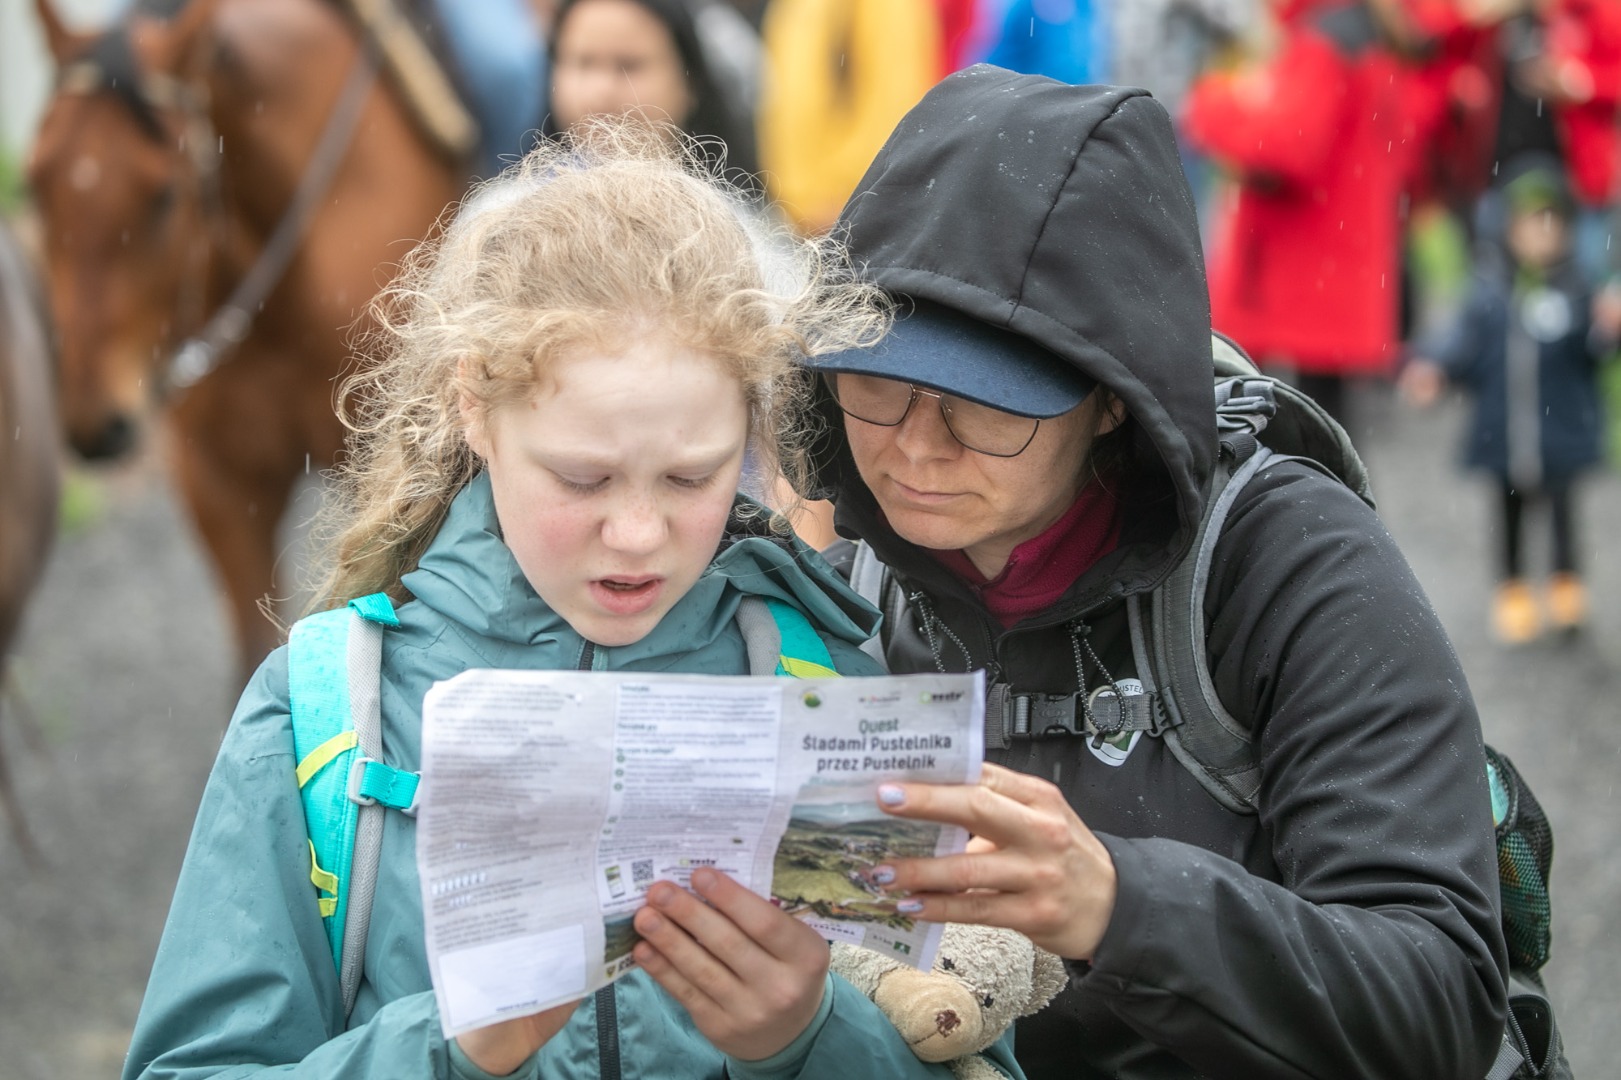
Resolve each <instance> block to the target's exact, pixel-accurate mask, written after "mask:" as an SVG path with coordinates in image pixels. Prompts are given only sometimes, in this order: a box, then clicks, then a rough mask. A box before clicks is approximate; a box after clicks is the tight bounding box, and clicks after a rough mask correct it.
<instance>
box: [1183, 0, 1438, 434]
mask: <svg viewBox="0 0 1621 1080" xmlns="http://www.w3.org/2000/svg"><path fill="white" fill-rule="evenodd" d="M1272 2H1273V7H1274V14H1275V16H1276V18H1277V19H1278V22H1279V40H1278V45H1277V48H1276V50H1275V52H1274V54H1273V55H1272V56H1271V57H1270V58H1268V59H1266V60H1264V61H1261V62H1259V63H1257V64H1255V65H1252V66H1250V67H1248V68H1244V69H1240V70H1238V71H1235V72H1217V73H1213V74H1210V75H1207V76H1205V77H1204V78H1202V79H1201V80H1200V81H1199V82H1198V83H1196V84H1195V85H1194V87H1193V89H1192V91H1191V93H1190V95H1189V99H1188V102H1187V106H1186V110H1185V113H1184V117H1183V120H1184V124H1185V129H1186V132H1187V134H1188V136H1189V138H1190V139H1191V140H1192V141H1193V142H1194V143H1195V145H1197V146H1198V147H1200V148H1201V149H1203V150H1204V151H1205V152H1206V153H1208V154H1210V155H1211V156H1213V157H1215V158H1216V159H1218V160H1219V161H1220V162H1222V163H1223V164H1224V165H1225V166H1226V167H1227V168H1229V169H1230V170H1232V171H1233V172H1234V173H1235V174H1236V177H1237V180H1238V190H1237V197H1236V200H1235V201H1234V203H1233V205H1232V209H1231V211H1230V213H1229V215H1228V216H1227V217H1226V218H1225V219H1224V220H1223V221H1222V222H1218V223H1217V225H1216V231H1217V240H1216V242H1215V243H1214V245H1213V248H1214V254H1213V260H1212V265H1211V267H1210V300H1211V308H1212V314H1213V317H1214V321H1215V325H1216V328H1217V329H1219V330H1222V331H1224V332H1226V333H1227V334H1228V335H1230V336H1231V337H1233V338H1234V339H1235V340H1236V341H1238V343H1239V344H1240V345H1242V346H1244V348H1245V349H1246V350H1247V351H1248V352H1249V353H1250V355H1252V356H1254V357H1256V358H1257V359H1258V360H1259V362H1260V363H1261V364H1262V365H1263V366H1266V367H1270V368H1273V369H1278V370H1280V371H1282V372H1284V373H1287V372H1289V371H1293V372H1295V373H1296V378H1297V381H1298V382H1299V383H1300V385H1301V386H1302V388H1303V389H1305V390H1306V391H1307V392H1308V393H1310V394H1311V395H1312V396H1313V397H1314V398H1316V399H1317V401H1318V402H1319V403H1321V404H1322V405H1323V406H1324V408H1326V409H1328V411H1329V412H1331V413H1333V414H1334V415H1336V416H1338V417H1341V418H1343V417H1344V413H1345V407H1344V393H1343V385H1344V380H1345V379H1347V378H1349V377H1353V376H1368V375H1373V376H1383V375H1385V374H1387V373H1388V372H1389V371H1390V370H1391V367H1392V361H1393V359H1394V358H1395V356H1396V354H1397V347H1398V336H1399V335H1398V326H1397V320H1398V308H1399V297H1400V275H1399V269H1398V265H1399V260H1398V251H1399V224H1398V216H1399V197H1400V194H1401V189H1402V185H1403V182H1404V179H1405V176H1406V172H1407V163H1408V160H1409V158H1408V153H1407V152H1406V151H1405V150H1404V148H1403V147H1402V146H1401V144H1400V139H1401V136H1402V121H1401V116H1400V113H1401V108H1400V106H1401V103H1402V102H1401V85H1400V82H1399V75H1400V71H1399V62H1398V60H1397V59H1396V57H1395V55H1394V53H1393V52H1392V51H1391V50H1390V49H1389V48H1388V47H1387V46H1386V44H1385V41H1384V35H1385V30H1384V27H1383V25H1382V23H1381V22H1380V20H1379V16H1378V13H1377V11H1376V10H1375V6H1374V5H1372V4H1367V3H1360V2H1348V0H1272Z"/></svg>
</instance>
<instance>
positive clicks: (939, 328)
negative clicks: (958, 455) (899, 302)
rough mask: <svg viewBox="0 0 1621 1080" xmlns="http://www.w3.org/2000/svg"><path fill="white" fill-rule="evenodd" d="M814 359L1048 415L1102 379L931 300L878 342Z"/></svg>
mask: <svg viewBox="0 0 1621 1080" xmlns="http://www.w3.org/2000/svg"><path fill="white" fill-rule="evenodd" d="M808 363H809V365H810V367H812V368H813V369H815V370H816V371H819V372H822V373H823V374H829V375H832V374H837V373H839V372H848V373H850V374H852V375H876V376H878V377H880V378H884V379H897V380H899V381H901V382H909V383H916V384H917V385H919V386H927V387H928V388H930V389H931V390H940V391H943V392H944V393H947V394H953V395H955V396H956V397H960V398H964V399H966V400H968V401H977V402H978V403H979V404H981V405H989V406H990V407H991V408H993V409H999V410H1001V411H1002V412H1008V413H1014V414H1016V415H1018V416H1030V417H1040V418H1046V417H1050V416H1058V415H1060V414H1061V413H1067V412H1069V411H1070V410H1071V409H1073V408H1075V406H1077V405H1079V404H1080V403H1081V402H1082V401H1085V400H1086V395H1087V394H1090V393H1091V392H1092V389H1093V387H1095V386H1097V380H1096V379H1093V378H1091V377H1090V376H1088V375H1084V374H1082V373H1081V372H1079V371H1077V370H1076V369H1075V368H1073V367H1071V366H1070V365H1069V364H1068V363H1066V362H1065V361H1064V360H1063V359H1062V358H1061V357H1059V356H1058V355H1056V354H1055V353H1053V352H1051V351H1049V350H1047V349H1044V348H1042V347H1041V346H1040V345H1038V344H1036V343H1035V342H1034V341H1031V340H1030V339H1029V338H1027V337H1024V336H1023V335H1021V334H1015V333H1012V332H1011V331H1008V330H1003V329H1001V328H1000V327H996V326H992V325H991V324H990V323H987V322H984V321H982V320H980V319H976V318H973V317H972V316H969V315H964V314H963V313H962V312H960V311H957V310H955V309H953V308H949V307H945V306H944V305H941V304H935V303H930V302H928V301H924V300H918V301H915V302H914V306H913V309H912V311H911V312H910V314H902V315H901V316H899V317H897V319H896V320H895V325H894V327H893V328H892V329H891V330H890V332H889V333H888V334H887V335H885V336H884V339H883V340H882V341H880V342H879V343H878V344H876V345H874V346H872V347H871V348H868V349H846V350H845V351H843V352H837V353H831V354H829V355H827V356H813V357H811V358H810V359H809V361H808Z"/></svg>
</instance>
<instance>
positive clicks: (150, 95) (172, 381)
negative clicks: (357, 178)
mask: <svg viewBox="0 0 1621 1080" xmlns="http://www.w3.org/2000/svg"><path fill="white" fill-rule="evenodd" d="M108 57H112V58H113V60H114V62H113V63H111V64H109V63H108V62H107V58H108ZM125 57H127V58H128V60H127V63H125V62H124V58H125ZM121 70H122V71H123V72H125V74H123V75H122V77H121V75H120V71H121ZM377 70H378V60H377V47H376V44H375V42H374V41H373V39H372V37H371V35H369V34H363V35H362V36H361V42H360V50H359V53H358V55H357V57H356V59H355V63H354V65H353V66H352V67H351V68H350V69H349V74H348V77H347V79H346V80H345V82H344V85H343V89H342V90H341V91H340V93H339V96H338V99H337V101H336V102H335V103H334V104H333V107H332V111H331V113H330V114H329V115H328V117H327V121H326V125H325V127H324V128H323V129H322V131H321V136H320V139H319V140H318V141H317V142H316V146H315V152H314V154H313V155H312V156H311V158H310V160H309V161H308V162H306V163H305V166H304V169H303V171H302V172H301V173H300V175H299V179H298V184H297V186H296V187H295V188H294V189H293V197H292V199H291V200H289V202H288V204H287V206H286V208H285V209H284V210H283V211H282V213H281V217H280V218H279V219H278V220H277V221H276V225H275V227H274V228H273V229H272V230H271V233H270V239H269V240H268V241H266V242H265V245H264V247H263V248H262V249H261V250H260V252H259V255H258V257H257V258H256V259H255V260H254V262H253V264H252V265H251V266H250V267H249V268H248V271H247V272H246V273H245V274H243V276H242V278H241V280H240V281H238V282H237V284H236V286H235V288H233V289H232V290H231V294H230V296H229V297H228V298H227V299H226V300H225V302H224V303H223V304H221V305H220V306H219V307H218V308H217V309H216V310H215V311H214V312H213V314H211V315H210V316H209V317H208V318H207V320H206V321H204V320H203V319H202V318H201V315H200V313H201V311H202V309H203V303H202V300H201V296H202V294H203V292H204V290H206V288H207V282H206V271H204V272H201V273H199V274H197V275H195V276H194V277H193V280H194V281H195V283H196V284H195V286H194V287H189V288H184V295H183V296H182V300H181V304H180V307H181V309H182V314H186V312H187V309H190V312H191V313H192V314H196V315H197V318H196V319H195V320H192V319H187V320H186V322H184V323H183V324H182V325H196V324H197V323H198V322H201V323H202V328H201V329H200V330H198V331H197V332H196V333H194V334H192V335H191V336H189V337H188V338H187V339H186V340H185V341H183V342H181V344H180V346H179V348H177V349H176V350H175V351H174V353H173V355H172V356H171V357H170V360H169V364H168V367H167V369H166V371H165V374H164V380H163V389H164V391H166V392H176V391H184V390H186V389H188V388H189V387H191V386H193V385H194V384H196V383H197V382H198V381H199V380H200V379H202V378H203V377H204V376H206V375H208V374H209V373H210V372H212V371H214V370H215V369H217V368H218V367H219V366H220V365H221V364H222V363H223V362H224V361H225V359H226V357H227V356H228V355H229V354H230V352H231V350H232V349H233V348H235V347H236V346H237V345H239V344H241V343H242V341H243V340H245V339H246V338H247V336H248V333H249V331H250V330H252V328H253V321H254V319H255V318H256V317H257V316H258V313H259V312H260V311H261V310H262V309H263V307H264V303H265V301H266V300H268V299H269V298H270V294H271V293H272V292H274V291H275V289H276V286H277V284H278V283H279V282H280V281H281V278H282V275H283V274H285V273H286V271H287V267H288V265H289V264H290V263H291V262H292V260H293V256H294V255H295V254H297V252H298V248H299V245H300V244H301V243H302V242H303V239H304V233H305V231H306V229H307V228H308V227H309V224H310V221H311V220H312V219H313V218H314V216H315V211H316V209H317V208H318V205H319V203H320V200H321V198H322V196H324V195H325V194H326V192H327V190H328V189H329V188H330V187H331V184H332V181H333V179H334V178H335V177H336V175H337V171H338V166H339V164H340V163H341V162H342V161H343V156H344V154H345V152H346V151H347V150H348V147H349V143H350V140H351V139H352V138H353V137H354V133H355V129H356V126H357V125H358V124H359V122H360V114H361V110H362V106H363V105H364V104H365V102H366V97H367V94H368V93H369V92H370V90H371V88H372V84H373V83H374V82H375V81H376V78H377ZM105 90H112V91H114V92H115V93H117V94H118V96H119V98H120V99H121V100H122V101H124V102H125V103H126V104H127V105H129V106H130V108H131V110H132V111H133V112H134V113H135V116H136V119H137V120H138V121H139V122H140V123H141V126H142V127H143V129H145V130H146V131H147V132H148V133H150V134H152V135H153V136H154V137H155V138H159V139H161V138H162V129H161V127H160V126H159V125H158V123H157V120H156V115H157V113H158V112H159V111H170V112H175V111H178V112H179V113H180V114H181V116H182V117H183V119H184V129H185V131H186V136H185V137H184V138H183V140H182V143H183V145H182V150H184V151H185V152H186V153H187V156H188V158H189V159H190V161H191V163H192V166H193V169H194V170H195V171H196V174H197V179H198V187H199V197H200V198H201V199H202V201H203V206H204V211H205V216H208V217H210V218H212V219H215V220H217V219H218V218H220V217H222V216H223V212H224V198H223V195H222V191H221V186H222V185H221V181H220V172H221V168H220V162H221V158H223V156H224V146H223V139H221V138H220V137H218V136H217V135H216V134H215V129H214V125H213V122H212V120H211V119H210V117H209V111H208V94H207V91H206V90H202V89H199V88H198V87H196V86H194V85H192V84H190V83H187V82H185V81H184V80H181V79H176V78H174V77H172V76H170V75H167V74H162V73H155V72H142V71H140V70H139V68H138V67H136V65H135V63H134V57H133V53H132V52H131V51H130V49H129V43H128V31H127V29H126V28H124V27H119V28H116V29H114V30H111V31H109V32H108V33H107V34H106V35H103V37H102V39H100V41H98V43H97V46H96V47H95V48H94V49H93V50H92V52H91V54H90V55H89V56H86V57H83V58H81V59H78V60H74V61H71V62H70V63H68V64H66V65H64V66H63V68H62V70H61V73H60V74H59V76H58V78H57V91H58V93H63V94H92V93H98V92H101V91H105ZM210 150H212V152H210ZM210 211H212V213H210Z"/></svg>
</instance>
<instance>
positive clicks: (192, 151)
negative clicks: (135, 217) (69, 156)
mask: <svg viewBox="0 0 1621 1080" xmlns="http://www.w3.org/2000/svg"><path fill="white" fill-rule="evenodd" d="M55 89H56V93H57V94H59V95H63V96H70V97H89V96H92V95H95V94H101V93H111V94H112V95H113V96H114V97H116V98H117V99H118V101H119V102H120V103H122V104H123V105H124V106H125V107H126V108H128V109H129V111H130V113H131V115H132V116H133V117H134V118H135V121H136V123H137V124H139V125H140V128H141V130H142V131H143V132H144V133H145V134H146V135H147V136H148V137H150V138H151V139H152V140H153V141H154V142H160V143H161V142H164V141H166V140H167V138H168V132H167V131H166V130H165V129H164V126H163V122H162V120H161V116H162V114H164V113H178V114H179V115H180V117H181V131H182V135H181V137H180V146H179V150H180V153H181V154H183V155H184V156H185V158H186V159H187V161H188V162H189V163H190V165H191V171H192V173H193V175H194V176H195V178H196V181H197V197H198V200H199V202H200V203H201V204H202V207H203V215H204V218H205V220H206V221H207V222H208V223H209V225H210V227H217V224H218V222H219V221H220V220H221V218H222V217H223V213H224V210H223V198H222V196H221V184H220V158H221V156H222V149H223V148H222V147H221V146H220V141H219V138H218V136H217V135H216V134H215V132H214V123H213V120H212V119H211V118H210V115H209V110H208V96H207V92H206V91H205V90H203V89H201V88H199V87H197V86H194V85H193V84H191V83H188V82H186V81H184V80H182V79H177V78H175V77H173V76H171V75H168V74H166V73H163V72H146V71H142V70H141V68H140V64H139V63H138V62H137V61H136V58H135V52H134V50H133V49H132V48H131V47H130V38H129V31H128V28H127V27H126V26H122V25H120V26H116V27H114V28H113V29H111V30H109V31H107V32H106V33H105V34H102V35H101V36H100V37H99V38H97V39H96V41H95V43H94V44H92V45H91V47H90V49H89V50H88V51H87V52H86V53H85V54H84V55H83V56H80V57H78V58H77V59H74V60H70V61H68V62H67V63H66V64H64V65H62V67H61V69H60V70H59V71H58V72H57V76H56V87H55ZM208 246H211V245H205V246H204V247H203V251H204V261H206V252H207V249H208ZM191 263H192V265H191V266H189V267H188V268H187V270H188V272H187V273H186V274H185V275H183V276H182V278H181V295H180V301H179V303H178V305H177V307H178V309H179V310H178V312H177V315H178V316H179V323H180V325H182V326H194V325H197V324H198V323H201V322H202V321H203V307H204V303H205V298H206V296H207V289H208V281H207V275H208V271H207V267H206V265H199V260H198V259H196V258H193V259H192V260H191Z"/></svg>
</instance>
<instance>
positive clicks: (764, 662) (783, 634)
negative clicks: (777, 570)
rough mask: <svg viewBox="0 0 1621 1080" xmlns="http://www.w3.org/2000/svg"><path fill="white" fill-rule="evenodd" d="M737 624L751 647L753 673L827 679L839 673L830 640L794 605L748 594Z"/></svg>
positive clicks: (747, 646) (751, 670)
mask: <svg viewBox="0 0 1621 1080" xmlns="http://www.w3.org/2000/svg"><path fill="white" fill-rule="evenodd" d="M737 627H738V629H739V630H741V631H742V632H743V644H744V646H745V648H747V650H748V654H749V674H750V675H792V676H793V677H794V678H796V679H825V678H836V677H837V676H838V674H839V673H838V670H837V669H836V668H835V667H834V666H833V657H832V656H831V655H829V653H828V651H827V643H826V642H824V641H823V640H822V638H821V636H820V635H819V634H817V633H816V628H815V627H813V626H812V625H811V623H810V620H809V619H808V618H806V617H805V614H804V612H802V611H800V610H799V609H798V608H797V607H794V606H793V605H792V604H788V603H784V602H783V601H781V600H771V599H766V598H763V597H759V596H745V597H743V599H742V600H740V601H739V602H738V605H737Z"/></svg>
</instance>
